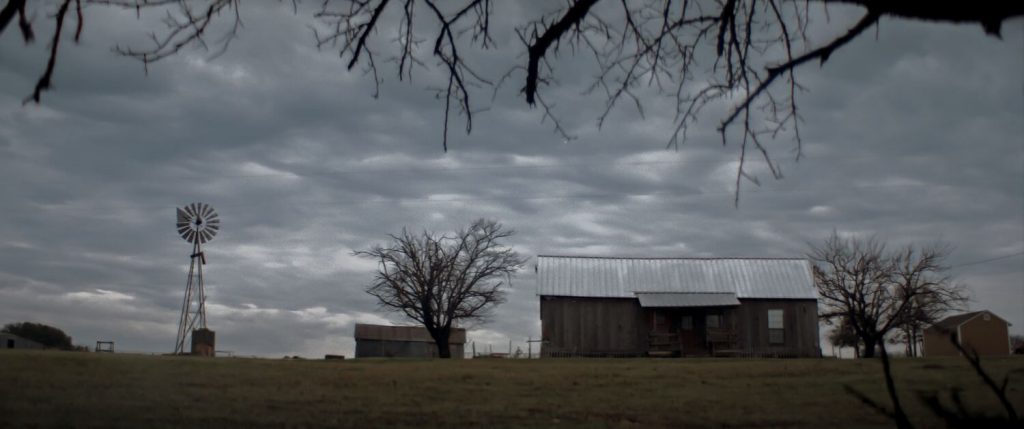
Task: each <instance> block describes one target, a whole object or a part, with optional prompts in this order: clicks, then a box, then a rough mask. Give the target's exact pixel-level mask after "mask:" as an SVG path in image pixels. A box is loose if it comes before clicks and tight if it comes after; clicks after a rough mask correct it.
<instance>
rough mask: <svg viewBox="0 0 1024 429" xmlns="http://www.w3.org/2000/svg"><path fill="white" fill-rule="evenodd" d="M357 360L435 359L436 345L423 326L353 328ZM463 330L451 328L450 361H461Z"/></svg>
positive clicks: (464, 332)
mask: <svg viewBox="0 0 1024 429" xmlns="http://www.w3.org/2000/svg"><path fill="white" fill-rule="evenodd" d="M355 339H356V357H357V358H362V357H393V358H435V357H437V356H438V353H437V345H436V344H435V343H434V338H433V337H431V336H430V332H427V329H426V328H424V327H422V326H385V325H367V324H362V323H357V324H356V329H355ZM465 344H466V330H465V329H462V328H452V332H451V338H450V339H449V340H448V347H449V351H450V352H451V356H452V358H453V359H462V357H463V350H464V346H465Z"/></svg>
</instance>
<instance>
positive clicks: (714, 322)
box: [704, 314, 722, 329]
mask: <svg viewBox="0 0 1024 429" xmlns="http://www.w3.org/2000/svg"><path fill="white" fill-rule="evenodd" d="M704 322H705V323H706V324H707V327H708V329H718V328H721V327H722V315H721V314H709V315H707V317H705V319H704Z"/></svg>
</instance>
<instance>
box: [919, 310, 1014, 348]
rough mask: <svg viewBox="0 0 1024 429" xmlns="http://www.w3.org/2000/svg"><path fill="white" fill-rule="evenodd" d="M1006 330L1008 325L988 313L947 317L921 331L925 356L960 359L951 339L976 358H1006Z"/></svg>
mask: <svg viewBox="0 0 1024 429" xmlns="http://www.w3.org/2000/svg"><path fill="white" fill-rule="evenodd" d="M1009 326H1010V323H1009V322H1007V321H1006V320H1004V319H1003V318H1001V317H999V316H996V315H995V314H993V313H992V312H990V311H988V310H981V311H974V312H970V313H964V314H958V315H955V316H949V317H947V318H945V319H942V320H940V321H938V322H935V324H933V325H932V326H929V327H928V329H925V330H924V355H925V356H928V357H932V356H959V355H960V352H959V351H958V350H957V349H956V347H954V346H953V344H952V343H951V342H950V341H949V337H950V335H953V337H954V339H955V340H956V342H957V343H959V344H960V345H962V346H964V348H966V349H968V350H971V349H973V350H974V351H976V352H977V353H978V355H981V356H1006V355H1009V354H1010V333H1009V330H1010V328H1009Z"/></svg>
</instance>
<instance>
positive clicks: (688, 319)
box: [679, 316, 693, 331]
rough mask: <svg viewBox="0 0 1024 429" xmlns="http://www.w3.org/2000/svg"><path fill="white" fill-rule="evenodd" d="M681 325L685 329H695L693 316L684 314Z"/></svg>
mask: <svg viewBox="0 0 1024 429" xmlns="http://www.w3.org/2000/svg"><path fill="white" fill-rule="evenodd" d="M679 327H680V328H681V329H682V330H684V331H692V330H693V316H683V318H682V319H681V320H680V321H679Z"/></svg>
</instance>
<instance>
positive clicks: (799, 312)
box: [734, 299, 821, 357]
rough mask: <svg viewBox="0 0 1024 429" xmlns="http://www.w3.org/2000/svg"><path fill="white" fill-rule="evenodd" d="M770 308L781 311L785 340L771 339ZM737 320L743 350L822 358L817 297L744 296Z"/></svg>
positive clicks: (752, 352)
mask: <svg viewBox="0 0 1024 429" xmlns="http://www.w3.org/2000/svg"><path fill="white" fill-rule="evenodd" d="M768 310H782V311H783V313H782V317H783V343H782V344H771V343H770V342H769V340H768ZM734 317H735V319H734V323H735V324H736V325H735V327H736V328H735V329H736V331H737V332H736V333H737V334H738V335H739V340H738V342H739V344H738V347H740V350H741V351H742V352H743V353H747V354H751V355H768V356H787V357H819V356H821V342H820V340H819V338H818V302H817V301H815V300H786V299H779V300H774V299H741V300H740V306H739V308H737V309H736V310H735V313H734Z"/></svg>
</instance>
